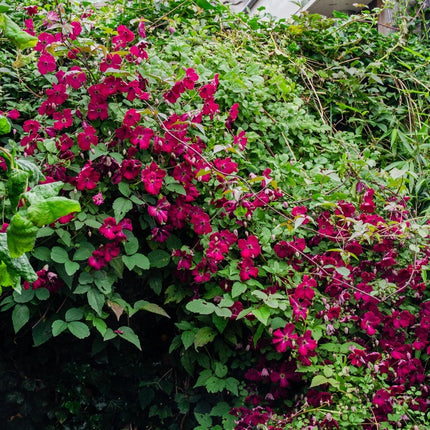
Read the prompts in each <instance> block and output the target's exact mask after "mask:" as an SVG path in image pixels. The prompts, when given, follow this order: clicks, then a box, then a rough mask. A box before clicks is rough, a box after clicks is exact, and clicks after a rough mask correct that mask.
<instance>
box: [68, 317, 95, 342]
mask: <svg viewBox="0 0 430 430" xmlns="http://www.w3.org/2000/svg"><path fill="white" fill-rule="evenodd" d="M67 328H68V329H69V331H70V333H72V334H73V336H76V337H77V338H78V339H84V338H86V337H88V336H89V335H90V329H89V328H88V326H87V325H86V324H85V323H83V322H81V321H72V322H70V323H68V324H67Z"/></svg>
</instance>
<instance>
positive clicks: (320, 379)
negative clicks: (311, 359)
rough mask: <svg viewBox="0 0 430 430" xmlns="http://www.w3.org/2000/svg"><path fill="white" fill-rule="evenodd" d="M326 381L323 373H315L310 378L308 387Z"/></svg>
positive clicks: (316, 385)
mask: <svg viewBox="0 0 430 430" xmlns="http://www.w3.org/2000/svg"><path fill="white" fill-rule="evenodd" d="M327 382H328V380H327V378H326V377H325V376H324V375H315V376H314V377H313V378H312V381H311V385H310V388H313V387H318V386H320V385H323V384H326V383H327Z"/></svg>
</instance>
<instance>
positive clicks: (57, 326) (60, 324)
mask: <svg viewBox="0 0 430 430" xmlns="http://www.w3.org/2000/svg"><path fill="white" fill-rule="evenodd" d="M67 326H68V324H67V323H66V321H63V320H55V321H54V322H53V323H52V336H54V337H56V336H58V335H59V334H60V333H62V332H63V331H64V330H66V328H67Z"/></svg>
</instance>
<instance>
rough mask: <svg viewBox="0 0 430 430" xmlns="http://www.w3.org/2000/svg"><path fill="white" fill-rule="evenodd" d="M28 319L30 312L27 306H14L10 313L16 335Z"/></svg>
mask: <svg viewBox="0 0 430 430" xmlns="http://www.w3.org/2000/svg"><path fill="white" fill-rule="evenodd" d="M29 319H30V310H29V309H28V306H27V305H15V307H14V309H13V312H12V323H13V329H14V330H15V333H18V332H19V330H21V328H22V327H23V326H24V325H25V324H27V322H28V320H29Z"/></svg>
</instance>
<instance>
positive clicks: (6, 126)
mask: <svg viewBox="0 0 430 430" xmlns="http://www.w3.org/2000/svg"><path fill="white" fill-rule="evenodd" d="M11 130H12V126H11V125H10V122H9V120H8V119H7V118H6V117H5V116H3V115H0V135H2V134H8V133H10V131H11Z"/></svg>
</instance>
